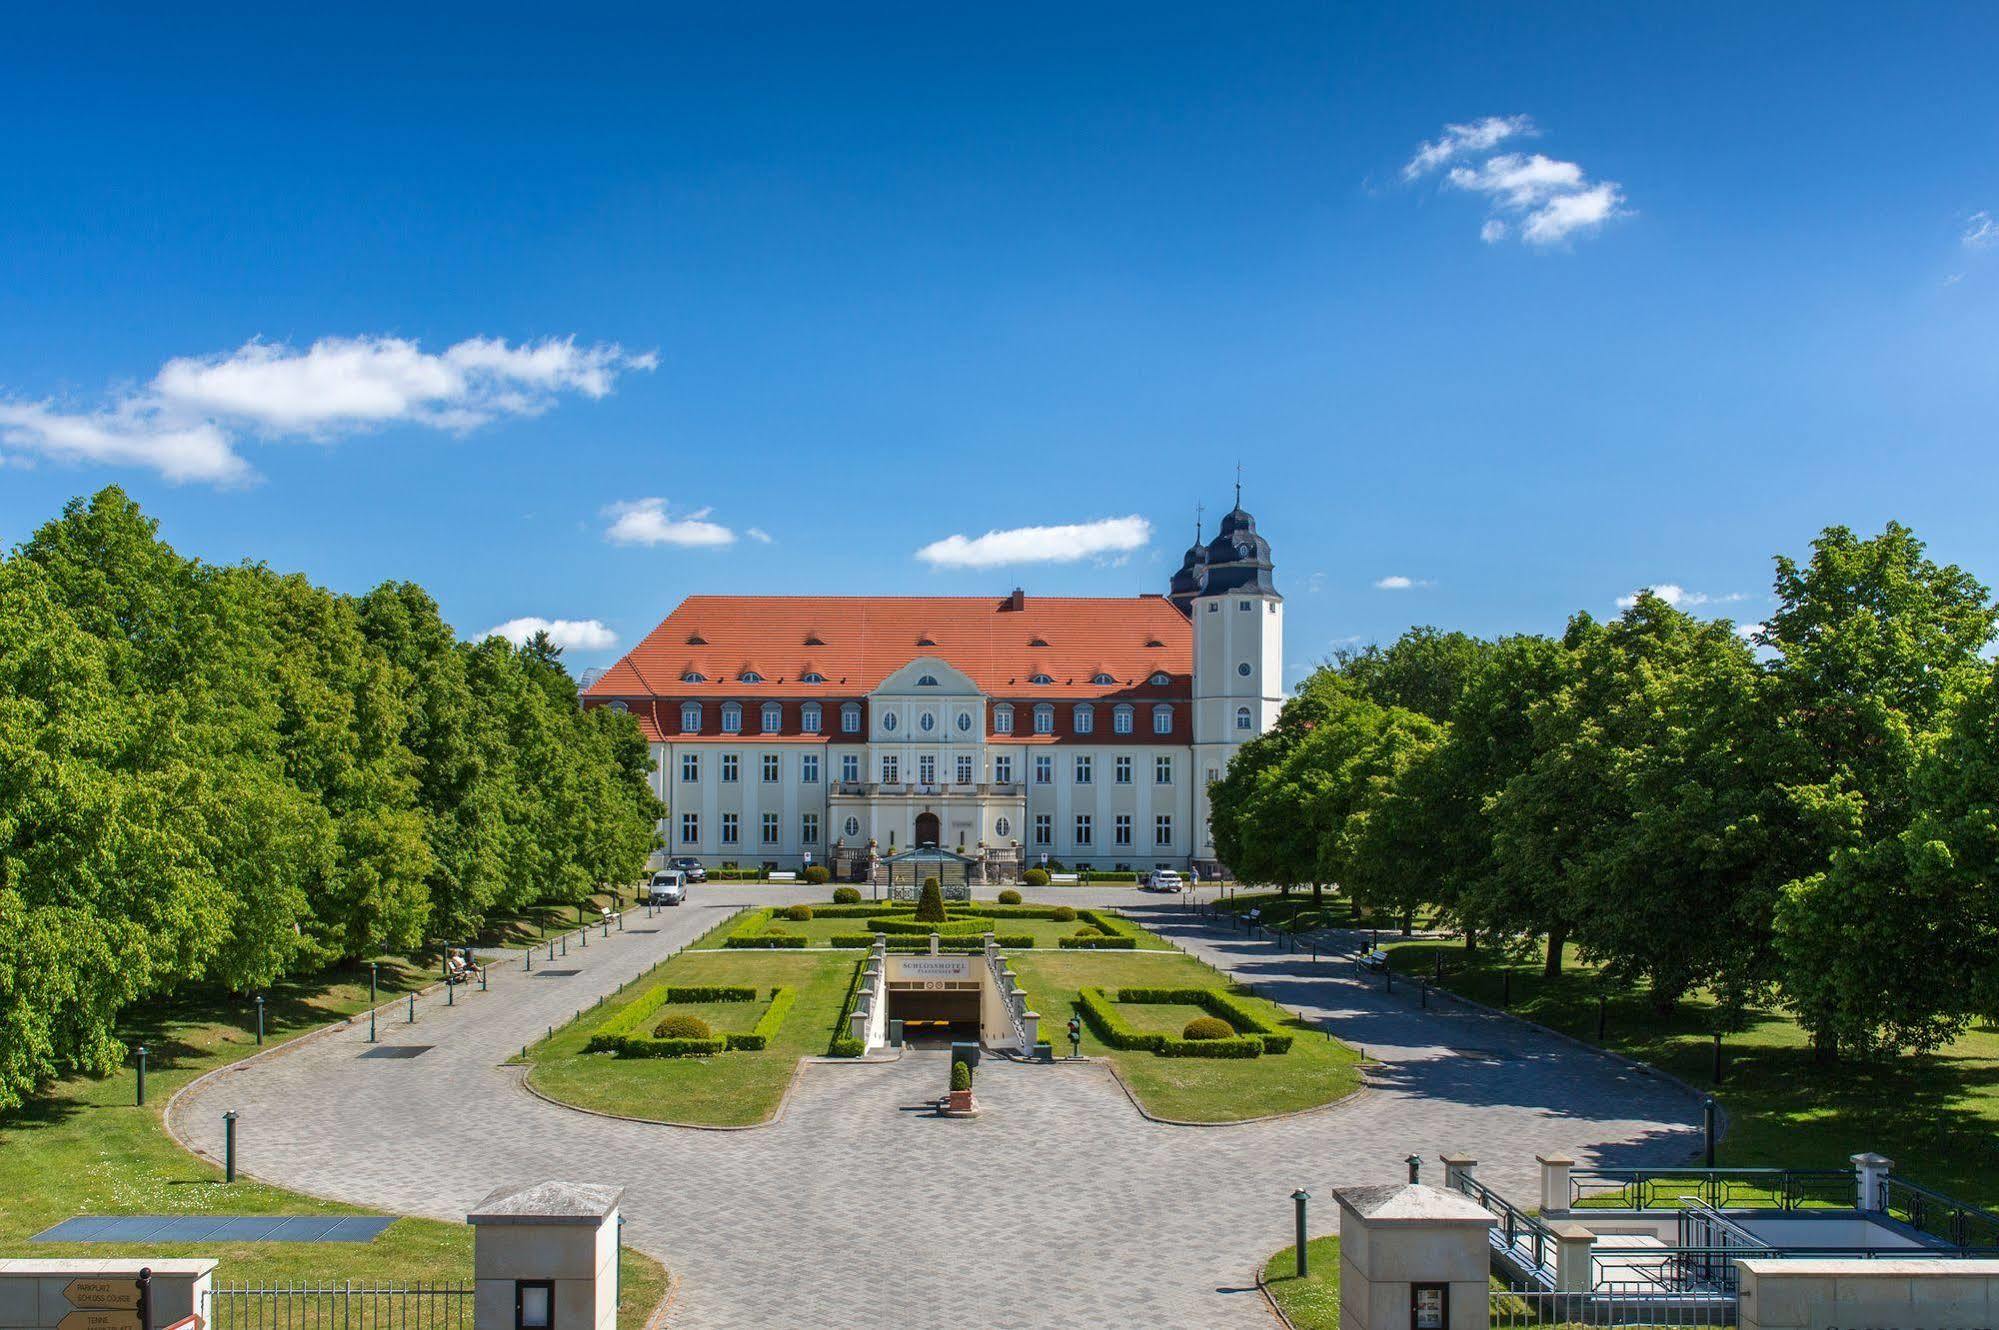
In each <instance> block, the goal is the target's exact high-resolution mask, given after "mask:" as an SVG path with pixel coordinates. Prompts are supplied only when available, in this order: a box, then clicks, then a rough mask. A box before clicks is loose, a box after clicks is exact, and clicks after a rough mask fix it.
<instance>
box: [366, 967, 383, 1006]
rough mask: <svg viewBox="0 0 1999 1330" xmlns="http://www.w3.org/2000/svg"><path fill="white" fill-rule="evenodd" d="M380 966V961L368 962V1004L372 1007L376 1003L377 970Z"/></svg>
mask: <svg viewBox="0 0 1999 1330" xmlns="http://www.w3.org/2000/svg"><path fill="white" fill-rule="evenodd" d="M379 968H380V963H379V962H376V961H369V962H368V1005H369V1006H371V1007H372V1006H374V1005H375V971H376V970H377V969H379Z"/></svg>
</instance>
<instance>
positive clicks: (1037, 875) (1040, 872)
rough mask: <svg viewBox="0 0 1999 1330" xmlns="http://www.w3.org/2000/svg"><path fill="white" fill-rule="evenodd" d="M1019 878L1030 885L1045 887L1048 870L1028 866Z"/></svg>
mask: <svg viewBox="0 0 1999 1330" xmlns="http://www.w3.org/2000/svg"><path fill="white" fill-rule="evenodd" d="M1020 880H1021V881H1022V882H1025V883H1026V884H1027V885H1028V886H1030V887H1045V886H1047V885H1048V872H1047V870H1046V869H1041V868H1030V869H1028V870H1027V871H1026V872H1025V873H1022V874H1021V875H1020Z"/></svg>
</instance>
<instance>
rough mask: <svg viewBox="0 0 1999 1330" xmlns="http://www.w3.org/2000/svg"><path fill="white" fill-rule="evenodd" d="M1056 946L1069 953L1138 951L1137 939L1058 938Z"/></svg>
mask: <svg viewBox="0 0 1999 1330" xmlns="http://www.w3.org/2000/svg"><path fill="white" fill-rule="evenodd" d="M1055 945H1056V946H1058V947H1061V948H1063V949H1065V950H1068V951H1136V950H1137V949H1138V939H1137V938H1135V937H1058V938H1056V939H1055Z"/></svg>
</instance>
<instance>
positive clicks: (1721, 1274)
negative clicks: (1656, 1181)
mask: <svg viewBox="0 0 1999 1330" xmlns="http://www.w3.org/2000/svg"><path fill="white" fill-rule="evenodd" d="M1680 1207H1681V1208H1680V1216H1679V1232H1678V1239H1679V1240H1678V1241H1677V1242H1675V1243H1674V1244H1673V1251H1672V1252H1671V1253H1670V1255H1669V1256H1668V1258H1667V1261H1668V1265H1669V1268H1670V1270H1671V1272H1672V1276H1673V1278H1674V1279H1675V1280H1676V1281H1677V1282H1678V1283H1679V1284H1680V1285H1681V1286H1682V1287H1685V1288H1711V1289H1720V1290H1722V1291H1723V1292H1727V1293H1733V1292H1735V1289H1736V1270H1735V1263H1736V1261H1737V1260H1740V1259H1741V1258H1743V1257H1747V1256H1767V1255H1770V1254H1771V1253H1772V1251H1773V1250H1774V1249H1773V1248H1772V1247H1771V1245H1770V1244H1769V1243H1767V1242H1765V1241H1764V1240H1763V1239H1761V1238H1759V1237H1757V1236H1756V1235H1755V1234H1754V1233H1751V1232H1750V1231H1749V1230H1748V1229H1746V1228H1744V1227H1743V1226H1742V1225H1740V1224H1738V1223H1736V1222H1735V1221H1734V1220H1733V1219H1730V1218H1729V1217H1728V1216H1727V1215H1725V1214H1723V1213H1722V1212H1721V1211H1719V1210H1717V1209H1715V1208H1714V1207H1713V1206H1711V1205H1709V1204H1708V1203H1707V1202H1705V1201H1701V1200H1696V1199H1695V1198H1694V1197H1691V1196H1683V1197H1681V1198H1680Z"/></svg>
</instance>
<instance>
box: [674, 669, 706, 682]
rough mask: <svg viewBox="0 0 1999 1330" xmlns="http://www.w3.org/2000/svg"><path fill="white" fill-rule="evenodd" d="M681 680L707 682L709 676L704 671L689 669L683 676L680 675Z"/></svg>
mask: <svg viewBox="0 0 1999 1330" xmlns="http://www.w3.org/2000/svg"><path fill="white" fill-rule="evenodd" d="M680 682H682V683H707V682H708V676H707V675H705V674H703V673H702V672H701V671H699V670H689V671H688V672H687V673H685V674H683V675H681V676H680Z"/></svg>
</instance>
